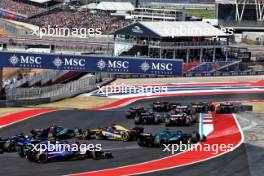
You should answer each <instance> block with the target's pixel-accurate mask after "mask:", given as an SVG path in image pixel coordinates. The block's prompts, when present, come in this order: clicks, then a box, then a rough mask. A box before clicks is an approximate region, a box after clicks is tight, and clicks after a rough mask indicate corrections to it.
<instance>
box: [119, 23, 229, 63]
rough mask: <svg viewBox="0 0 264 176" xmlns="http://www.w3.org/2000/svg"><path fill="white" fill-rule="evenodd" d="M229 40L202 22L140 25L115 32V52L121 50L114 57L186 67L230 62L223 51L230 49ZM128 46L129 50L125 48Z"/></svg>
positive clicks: (224, 34)
mask: <svg viewBox="0 0 264 176" xmlns="http://www.w3.org/2000/svg"><path fill="white" fill-rule="evenodd" d="M216 36H217V37H218V38H217V39H216V38H215V37H216ZM229 38H230V35H228V34H226V33H224V32H222V31H221V30H219V29H217V28H215V27H213V26H212V25H210V24H208V23H205V22H200V21H195V22H194V21H189V22H168V21H166V22H138V23H134V24H131V25H129V26H126V27H124V28H121V29H119V30H117V31H116V32H115V41H116V42H115V45H116V47H115V49H116V50H120V51H115V53H119V54H121V55H130V56H135V55H137V56H144V57H151V58H171V59H175V58H181V59H184V60H185V62H186V63H189V62H196V61H199V62H203V61H215V60H216V59H218V60H220V59H222V60H227V58H228V56H227V53H224V52H223V50H224V48H226V47H227V46H228V43H229ZM120 41H121V42H120ZM125 42H127V44H126V46H127V47H124V46H122V45H124V43H125Z"/></svg>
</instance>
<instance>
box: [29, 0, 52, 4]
mask: <svg viewBox="0 0 264 176" xmlns="http://www.w3.org/2000/svg"><path fill="white" fill-rule="evenodd" d="M29 1H31V2H36V3H39V4H43V3H45V2H50V1H51V0H29Z"/></svg>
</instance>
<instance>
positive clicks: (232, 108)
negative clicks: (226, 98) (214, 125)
mask: <svg viewBox="0 0 264 176" xmlns="http://www.w3.org/2000/svg"><path fill="white" fill-rule="evenodd" d="M252 110H253V106H251V105H242V104H241V103H236V102H222V103H212V105H211V111H212V112H214V113H216V114H231V113H238V112H240V111H252Z"/></svg>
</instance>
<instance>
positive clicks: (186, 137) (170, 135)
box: [138, 129, 200, 147]
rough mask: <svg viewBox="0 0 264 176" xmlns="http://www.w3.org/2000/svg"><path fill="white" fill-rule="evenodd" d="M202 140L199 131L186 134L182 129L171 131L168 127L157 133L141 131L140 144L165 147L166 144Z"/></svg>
mask: <svg viewBox="0 0 264 176" xmlns="http://www.w3.org/2000/svg"><path fill="white" fill-rule="evenodd" d="M198 141H200V135H199V133H197V132H194V133H193V134H186V133H183V132H182V131H174V132H173V131H170V130H168V129H166V130H164V131H161V132H159V133H157V134H155V135H152V134H150V133H141V134H140V135H139V137H138V145H139V146H143V147H163V145H164V144H179V143H180V142H182V143H184V144H188V143H196V142H198Z"/></svg>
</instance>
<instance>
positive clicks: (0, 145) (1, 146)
mask: <svg viewBox="0 0 264 176" xmlns="http://www.w3.org/2000/svg"><path fill="white" fill-rule="evenodd" d="M5 142H6V140H4V139H2V138H0V154H2V153H4V144H5Z"/></svg>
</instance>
